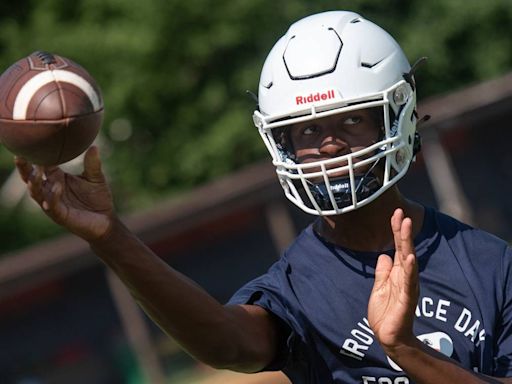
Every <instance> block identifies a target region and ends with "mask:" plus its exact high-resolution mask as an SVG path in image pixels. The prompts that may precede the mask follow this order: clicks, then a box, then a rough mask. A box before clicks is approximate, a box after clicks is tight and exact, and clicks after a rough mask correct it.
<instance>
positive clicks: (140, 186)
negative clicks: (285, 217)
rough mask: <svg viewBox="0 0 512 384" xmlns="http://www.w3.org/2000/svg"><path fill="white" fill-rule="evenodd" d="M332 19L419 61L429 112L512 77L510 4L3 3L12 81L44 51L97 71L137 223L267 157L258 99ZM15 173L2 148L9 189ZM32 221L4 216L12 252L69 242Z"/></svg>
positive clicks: (3, 55)
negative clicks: (317, 19) (290, 50)
mask: <svg viewBox="0 0 512 384" xmlns="http://www.w3.org/2000/svg"><path fill="white" fill-rule="evenodd" d="M332 9H348V10H354V11H357V12H360V13H361V14H362V15H364V16H365V17H366V18H368V19H370V20H372V21H374V22H376V23H377V24H379V25H381V26H382V27H384V28H385V29H387V30H388V31H389V32H390V33H391V34H392V35H394V36H395V37H396V38H397V40H398V41H399V42H400V43H401V44H402V46H403V48H404V50H405V52H406V54H407V55H408V57H409V59H410V60H411V61H415V60H416V59H417V58H419V57H421V56H428V57H429V58H430V60H429V64H428V65H427V66H425V67H423V68H422V70H421V72H420V73H419V75H418V82H419V84H420V98H421V97H426V96H430V95H435V94H439V93H443V92H447V91H450V90H453V89H456V88H459V87H462V86H463V85H465V84H468V83H473V82H477V81H480V80H483V79H487V78H491V77H496V76H499V75H501V74H504V73H505V72H507V71H509V70H510V69H511V68H512V34H511V33H510V31H512V4H511V2H510V0H486V1H481V0H430V1H421V0H380V1H375V0H351V1H346V0H338V1H328V0H324V1H313V0H309V1H308V0H287V1H286V2H285V1H282V2H277V1H271V0H250V1H241V0H238V1H233V0H230V1H229V0H216V1H213V0H187V1H181V0H180V1H178V0H145V1H135V0H76V1H68V0H46V1H36V0H18V1H17V2H16V3H15V4H14V3H13V2H2V3H1V4H0V68H2V69H5V68H7V67H8V66H9V65H11V64H12V63H13V62H14V61H16V60H18V59H20V58H22V57H24V56H26V55H28V54H29V53H31V52H33V51H35V50H39V49H41V50H47V51H51V52H55V53H58V54H61V55H63V56H67V57H69V58H72V59H74V60H75V61H77V62H79V63H80V64H82V65H83V66H84V67H85V68H87V69H88V70H89V72H90V73H91V74H92V75H93V76H94V77H95V78H96V79H97V81H98V83H99V84H100V86H101V88H102V90H103V93H104V99H105V106H106V117H105V122H104V126H103V128H102V132H101V139H102V155H103V159H104V162H105V168H106V170H107V172H108V174H109V177H110V179H111V181H112V185H113V189H114V194H115V196H116V203H117V205H118V206H119V209H120V210H122V211H127V210H134V209H137V208H140V207H144V206H146V205H148V204H151V203H152V202H154V201H155V200H156V199H159V198H161V197H163V196H169V195H170V194H173V193H177V192H183V191H185V190H186V189H188V188H191V187H193V186H195V185H198V184H200V183H204V182H206V181H208V180H211V179H213V178H215V177H218V176H220V175H223V174H225V173H227V172H229V171H232V170H234V169H237V168H240V167H242V166H244V165H245V164H247V163H250V162H252V161H255V160H257V159H260V158H263V157H265V156H266V149H265V148H264V146H263V144H262V143H261V141H260V138H259V135H258V134H257V131H256V129H255V128H253V126H252V122H251V113H252V110H253V108H254V101H253V100H252V99H251V98H250V97H249V96H248V95H247V94H246V90H253V91H256V90H257V82H258V78H259V71H260V69H261V66H262V64H263V61H264V59H265V57H266V54H267V53H268V51H269V49H270V48H271V47H272V45H273V43H274V42H275V41H276V40H277V39H278V37H280V36H281V35H282V34H283V33H284V32H285V30H286V28H287V27H288V25H289V24H290V23H291V22H292V21H294V20H297V19H299V18H301V17H303V16H305V15H307V14H311V13H315V12H320V11H325V10H332ZM12 169H13V166H12V156H11V155H10V154H9V153H8V152H7V151H6V150H5V149H3V148H0V182H4V181H5V179H6V178H7V176H8V175H9V174H10V173H11V172H12ZM24 215H29V216H27V217H33V215H35V214H34V213H25V214H23V213H22V210H21V209H20V208H19V207H18V208H9V207H5V206H4V207H2V214H0V226H1V227H2V231H1V233H2V235H1V236H2V246H1V248H0V251H5V250H8V249H12V248H16V247H20V246H23V245H25V244H27V243H29V242H32V241H36V240H37V239H39V238H42V237H46V236H48V235H49V234H52V233H56V232H57V231H58V230H57V228H56V227H52V226H51V225H49V224H48V221H47V220H44V219H41V220H40V219H35V220H31V219H27V218H25V217H24ZM39 215H40V216H41V215H42V214H40V213H39ZM41 223H43V224H41ZM7 228H8V230H7ZM13 234H15V235H14V240H13V239H11V240H9V241H7V239H10V237H9V236H13Z"/></svg>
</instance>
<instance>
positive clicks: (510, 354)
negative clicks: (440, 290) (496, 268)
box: [494, 247, 512, 377]
mask: <svg viewBox="0 0 512 384" xmlns="http://www.w3.org/2000/svg"><path fill="white" fill-rule="evenodd" d="M501 318H502V321H501V324H500V326H499V328H498V329H497V334H496V336H497V339H496V353H495V371H494V375H495V376H498V377H509V376H512V249H511V248H510V247H507V249H506V251H505V255H504V258H503V306H502V311H501Z"/></svg>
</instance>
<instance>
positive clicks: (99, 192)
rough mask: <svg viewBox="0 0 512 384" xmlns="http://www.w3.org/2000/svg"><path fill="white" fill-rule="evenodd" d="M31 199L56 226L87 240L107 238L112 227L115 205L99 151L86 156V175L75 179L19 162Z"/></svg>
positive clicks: (18, 160) (94, 148) (92, 150)
mask: <svg viewBox="0 0 512 384" xmlns="http://www.w3.org/2000/svg"><path fill="white" fill-rule="evenodd" d="M15 163H16V167H17V169H18V171H19V174H20V176H21V178H22V180H23V181H24V182H26V183H27V188H28V191H29V194H30V196H31V197H32V198H33V199H34V200H35V201H36V202H37V203H38V204H39V205H40V206H41V208H42V209H43V210H44V212H45V213H46V214H47V215H48V216H49V217H50V218H51V219H52V220H53V221H55V222H56V223H58V224H60V225H62V226H64V227H66V228H67V229H69V230H70V231H71V232H73V233H75V234H77V235H78V236H80V237H82V238H85V239H86V240H94V239H96V238H99V237H101V236H103V235H104V234H105V233H106V232H107V231H108V229H109V228H110V226H111V223H112V218H113V215H114V213H113V204H112V196H111V193H110V189H109V187H108V185H107V183H106V180H105V176H104V175H103V172H102V169H101V161H100V158H99V153H98V150H97V148H96V147H91V148H90V149H89V150H88V151H87V152H86V154H85V158H84V171H83V173H82V174H81V175H79V176H75V175H71V174H68V173H66V172H64V171H62V170H61V169H60V168H58V167H41V166H34V165H32V164H30V163H28V162H27V161H26V160H25V159H22V158H16V159H15Z"/></svg>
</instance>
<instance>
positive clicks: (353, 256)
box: [230, 208, 512, 384]
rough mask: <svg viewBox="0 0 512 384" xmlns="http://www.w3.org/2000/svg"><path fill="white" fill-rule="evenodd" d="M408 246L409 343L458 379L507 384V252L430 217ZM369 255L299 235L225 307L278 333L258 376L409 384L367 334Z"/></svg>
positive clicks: (510, 298)
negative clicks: (412, 308)
mask: <svg viewBox="0 0 512 384" xmlns="http://www.w3.org/2000/svg"><path fill="white" fill-rule="evenodd" d="M414 243H415V247H416V253H417V257H418V267H419V271H420V297H419V302H418V306H417V308H416V319H415V323H414V333H415V335H416V336H417V337H418V338H419V339H420V340H422V341H423V342H424V343H426V344H427V345H430V346H431V347H432V348H435V349H437V350H438V351H440V352H441V353H443V354H444V355H446V356H449V357H451V358H452V359H454V360H457V361H459V362H460V363H461V364H462V366H464V367H466V368H467V369H471V370H476V371H478V372H482V373H484V374H487V375H493V376H508V375H512V329H511V327H512V275H511V274H512V269H511V268H512V250H511V249H510V248H509V247H507V244H506V243H505V242H504V241H503V240H500V239H498V238H497V237H494V236H493V235H490V234H488V233H486V232H484V231H481V230H478V229H474V228H472V227H469V226H468V225H465V224H463V223H460V222H459V221H457V220H455V219H453V218H451V217H449V216H446V215H443V214H441V213H439V212H437V211H435V210H433V209H430V208H427V209H426V210H425V220H424V223H423V228H422V230H421V232H420V234H419V235H418V236H417V237H416V239H415V241H414ZM393 252H394V251H393V250H390V251H389V252H387V253H389V254H390V255H392V254H393ZM379 254H380V253H368V252H353V251H350V250H348V249H343V248H340V247H337V246H334V245H332V244H330V243H328V242H326V241H325V240H323V239H322V238H320V237H319V236H317V234H316V233H315V232H314V231H313V228H312V226H309V227H307V228H306V229H305V230H304V231H303V232H302V233H301V234H300V235H299V236H298V237H297V239H296V240H295V242H294V243H293V244H292V245H291V246H290V247H289V248H288V249H287V250H286V251H285V252H284V254H283V255H282V257H281V258H280V259H279V261H277V262H276V263H275V264H274V265H272V266H271V268H270V269H269V270H268V272H267V273H266V274H264V275H262V276H260V277H258V278H256V279H255V280H253V281H251V282H249V283H248V284H246V285H245V286H244V287H242V288H241V289H240V290H239V291H238V292H237V293H236V294H235V295H234V296H233V297H232V298H231V300H230V304H255V305H259V306H261V307H263V308H265V309H267V310H268V311H270V312H271V313H272V314H274V315H275V316H277V318H278V319H279V320H280V321H279V323H280V324H281V325H282V326H283V332H282V334H283V336H285V337H283V340H282V341H281V343H280V344H281V345H280V353H279V356H278V358H277V359H276V360H275V361H274V362H272V364H271V365H270V366H268V367H267V368H266V370H283V372H284V373H285V374H286V375H287V376H288V377H289V378H290V379H291V381H292V382H293V383H294V384H295V383H307V384H313V383H319V384H327V383H364V384H367V383H393V384H405V383H410V382H412V381H410V380H409V378H408V377H407V375H406V374H405V373H404V372H403V371H402V370H401V369H400V367H399V366H398V365H396V364H395V363H394V362H393V361H392V360H390V359H389V358H388V357H387V356H386V355H385V354H384V352H383V350H382V348H381V347H380V345H379V343H378V342H377V341H376V340H375V337H374V335H373V333H372V331H371V329H370V327H369V325H368V320H367V306H368V299H369V297H370V292H371V290H372V287H373V281H374V271H375V265H376V262H377V257H378V256H379Z"/></svg>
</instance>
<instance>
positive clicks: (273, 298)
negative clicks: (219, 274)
mask: <svg viewBox="0 0 512 384" xmlns="http://www.w3.org/2000/svg"><path fill="white" fill-rule="evenodd" d="M285 270H286V263H285V262H283V261H280V262H277V263H276V264H274V265H273V266H272V267H271V268H270V269H269V271H268V272H267V273H266V274H264V275H262V276H260V277H258V278H256V279H254V280H252V281H250V282H249V283H247V284H246V285H244V286H243V287H242V288H240V289H239V290H238V291H237V292H236V293H235V294H234V295H233V297H231V299H230V300H229V301H228V303H227V304H228V305H236V304H250V305H258V306H260V307H262V308H264V309H266V310H267V311H268V312H269V313H270V314H271V315H272V316H275V318H276V321H277V324H278V327H279V329H278V335H279V340H278V352H277V354H276V358H275V359H274V361H272V362H271V363H270V364H269V365H268V366H266V367H265V368H264V369H263V370H262V371H278V370H282V369H283V368H284V367H285V366H286V365H287V362H288V360H289V359H290V356H291V352H292V349H293V344H294V341H295V340H296V338H297V332H296V330H295V329H296V324H295V322H294V320H293V316H292V315H291V313H290V311H289V307H288V304H289V303H288V302H287V301H288V300H287V299H286V298H285V295H284V293H283V292H284V291H285V290H286V289H285V287H283V284H285V283H286V279H285Z"/></svg>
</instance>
